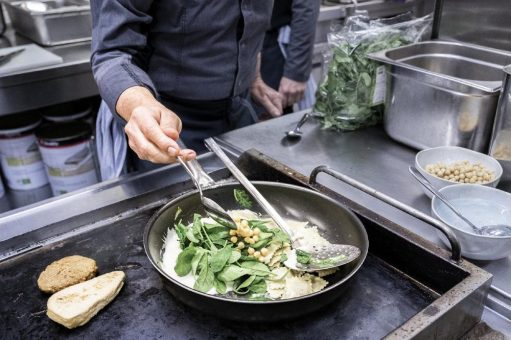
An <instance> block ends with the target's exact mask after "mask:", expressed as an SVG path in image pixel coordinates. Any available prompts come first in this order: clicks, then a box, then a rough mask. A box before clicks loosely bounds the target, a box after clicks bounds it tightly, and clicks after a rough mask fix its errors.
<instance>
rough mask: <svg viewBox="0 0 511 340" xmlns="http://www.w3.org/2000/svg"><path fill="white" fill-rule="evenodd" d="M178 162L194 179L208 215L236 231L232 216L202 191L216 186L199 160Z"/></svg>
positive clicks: (179, 159)
mask: <svg viewBox="0 0 511 340" xmlns="http://www.w3.org/2000/svg"><path fill="white" fill-rule="evenodd" d="M177 160H178V162H179V163H180V164H181V165H182V166H183V168H185V170H186V172H187V173H188V174H189V175H190V177H191V178H192V181H193V184H195V187H196V188H197V190H199V195H200V200H201V203H202V205H203V206H204V209H205V210H206V213H207V214H208V215H209V216H210V217H211V218H213V219H214V220H215V221H217V222H218V223H220V224H222V225H225V226H227V227H229V228H231V229H236V228H237V226H236V223H235V222H234V221H233V220H232V218H231V216H229V214H228V213H227V211H225V209H224V208H222V207H221V206H220V204H218V203H216V202H215V201H213V200H212V199H211V198H208V197H206V196H204V194H203V192H202V190H203V189H206V188H211V187H213V186H216V183H215V181H214V180H213V179H212V178H211V177H210V176H209V175H208V174H207V173H206V172H205V171H204V169H203V168H202V166H201V165H200V164H199V162H198V161H197V160H195V159H194V160H191V161H185V160H183V159H182V158H181V157H177Z"/></svg>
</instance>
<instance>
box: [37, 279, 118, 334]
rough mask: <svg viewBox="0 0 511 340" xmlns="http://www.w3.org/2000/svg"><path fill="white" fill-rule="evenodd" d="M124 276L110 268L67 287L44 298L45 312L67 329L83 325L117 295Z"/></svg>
mask: <svg viewBox="0 0 511 340" xmlns="http://www.w3.org/2000/svg"><path fill="white" fill-rule="evenodd" d="M124 278H125V275H124V272H122V271H114V272H110V273H107V274H103V275H100V276H98V277H96V278H94V279H91V280H89V281H85V282H82V283H79V284H76V285H74V286H71V287H67V288H65V289H63V290H61V291H59V292H57V293H55V294H53V295H52V296H51V297H50V298H49V299H48V311H47V315H48V317H49V318H50V319H52V320H53V321H55V322H58V323H60V324H61V325H63V326H65V327H67V328H69V329H72V328H75V327H78V326H83V325H85V324H86V323H87V322H89V320H90V319H92V317H93V316H94V315H96V314H97V313H98V312H99V311H100V310H101V309H103V307H105V306H106V305H107V304H109V303H110V301H112V300H113V299H114V298H115V297H116V296H117V294H118V293H119V291H120V290H121V288H122V286H123V285H124Z"/></svg>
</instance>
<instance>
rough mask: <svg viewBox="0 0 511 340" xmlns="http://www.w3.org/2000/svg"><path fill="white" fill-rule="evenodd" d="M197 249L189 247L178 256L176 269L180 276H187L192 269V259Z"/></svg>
mask: <svg viewBox="0 0 511 340" xmlns="http://www.w3.org/2000/svg"><path fill="white" fill-rule="evenodd" d="M196 252H197V249H196V248H195V247H188V248H186V249H185V250H183V251H182V252H181V253H179V255H178V256H177V261H176V265H175V266H174V271H175V272H176V274H177V275H179V276H185V275H188V273H190V271H191V270H192V259H193V257H194V256H195V253H196Z"/></svg>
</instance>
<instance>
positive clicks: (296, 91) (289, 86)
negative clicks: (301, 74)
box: [279, 77, 307, 107]
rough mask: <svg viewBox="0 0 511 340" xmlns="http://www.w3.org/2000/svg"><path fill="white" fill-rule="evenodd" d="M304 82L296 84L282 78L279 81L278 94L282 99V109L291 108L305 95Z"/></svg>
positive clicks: (296, 82)
mask: <svg viewBox="0 0 511 340" xmlns="http://www.w3.org/2000/svg"><path fill="white" fill-rule="evenodd" d="M306 84H307V83H305V82H298V81H294V80H292V79H289V78H286V77H282V79H280V85H279V93H280V94H281V95H282V97H283V98H284V99H283V101H282V105H283V106H284V107H288V106H292V105H293V104H295V103H298V102H299V101H300V100H302V99H303V96H304V94H305V85H306Z"/></svg>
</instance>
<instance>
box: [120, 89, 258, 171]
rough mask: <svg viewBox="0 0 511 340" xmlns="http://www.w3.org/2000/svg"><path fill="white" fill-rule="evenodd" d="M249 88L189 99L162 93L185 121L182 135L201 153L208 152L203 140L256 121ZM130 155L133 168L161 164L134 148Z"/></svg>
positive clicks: (181, 136) (165, 101) (153, 166)
mask: <svg viewBox="0 0 511 340" xmlns="http://www.w3.org/2000/svg"><path fill="white" fill-rule="evenodd" d="M248 97H249V91H246V92H245V93H244V94H243V95H240V96H236V97H233V98H228V99H222V100H208V101H200V100H187V99H181V98H173V97H169V96H164V95H162V96H161V98H160V99H161V102H162V104H163V105H165V106H166V107H167V108H169V109H170V110H172V111H174V112H175V113H176V114H177V115H178V116H179V118H181V121H182V123H183V129H182V131H181V135H180V138H181V140H182V141H183V142H184V143H185V144H186V147H187V148H189V149H192V150H194V151H196V152H197V153H198V154H200V153H203V152H206V151H207V149H206V147H205V146H204V140H205V139H206V138H209V137H213V136H218V135H220V134H222V133H225V132H227V131H231V130H234V129H238V128H241V127H244V126H248V125H251V124H254V123H256V122H257V121H258V118H257V115H256V113H255V111H254V109H253V108H252V105H251V103H250V101H249V99H248ZM129 152H130V159H131V163H132V166H133V168H134V170H150V169H154V168H157V167H158V166H159V165H158V164H153V163H151V162H148V161H143V160H140V159H139V158H138V157H137V156H136V154H134V152H133V151H131V149H129Z"/></svg>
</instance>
